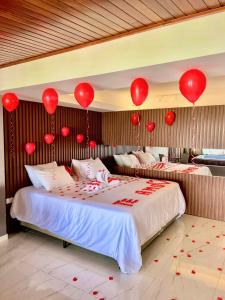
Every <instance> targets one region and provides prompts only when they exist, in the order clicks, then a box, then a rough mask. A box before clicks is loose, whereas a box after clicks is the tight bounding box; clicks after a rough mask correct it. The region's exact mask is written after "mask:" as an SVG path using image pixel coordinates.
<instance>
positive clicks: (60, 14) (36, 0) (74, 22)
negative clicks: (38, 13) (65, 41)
mask: <svg viewBox="0 0 225 300" xmlns="http://www.w3.org/2000/svg"><path fill="white" fill-rule="evenodd" d="M26 2H29V3H32V4H33V5H35V6H38V7H40V8H42V9H45V10H46V11H48V12H49V13H51V14H52V15H53V16H54V18H58V22H63V23H64V24H67V25H68V26H70V27H74V26H75V28H77V29H78V30H80V31H81V32H83V33H85V34H87V35H88V36H90V37H92V38H94V39H99V38H101V37H102V35H101V34H99V33H97V32H96V31H97V30H96V28H93V27H92V26H90V25H89V24H87V23H85V22H83V21H81V20H79V19H78V18H75V17H74V16H72V15H70V14H68V13H66V12H64V11H62V10H61V9H58V8H57V7H54V6H53V5H49V4H48V3H47V2H45V1H41V0H26ZM59 18H60V20H59ZM90 28H91V29H90Z"/></svg>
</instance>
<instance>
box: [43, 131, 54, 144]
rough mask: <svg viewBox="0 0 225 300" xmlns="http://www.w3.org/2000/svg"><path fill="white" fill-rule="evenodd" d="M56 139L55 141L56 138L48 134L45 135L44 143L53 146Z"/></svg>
mask: <svg viewBox="0 0 225 300" xmlns="http://www.w3.org/2000/svg"><path fill="white" fill-rule="evenodd" d="M54 139H55V137H54V135H53V134H51V133H46V134H45V135H44V141H45V143H46V144H47V145H51V144H52V143H53V142H54Z"/></svg>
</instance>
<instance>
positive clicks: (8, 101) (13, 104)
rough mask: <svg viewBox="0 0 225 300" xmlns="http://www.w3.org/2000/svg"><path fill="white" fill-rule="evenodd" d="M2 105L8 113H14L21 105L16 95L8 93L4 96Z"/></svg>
mask: <svg viewBox="0 0 225 300" xmlns="http://www.w3.org/2000/svg"><path fill="white" fill-rule="evenodd" d="M2 105H3V107H4V108H5V109H6V110H7V111H8V112H13V111H14V110H15V109H17V107H18V105H19V100H18V97H17V96H16V94H14V93H6V94H4V95H3V96H2Z"/></svg>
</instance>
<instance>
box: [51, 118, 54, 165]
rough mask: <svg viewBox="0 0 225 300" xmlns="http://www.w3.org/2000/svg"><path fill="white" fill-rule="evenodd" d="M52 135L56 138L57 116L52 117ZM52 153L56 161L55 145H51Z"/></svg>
mask: <svg viewBox="0 0 225 300" xmlns="http://www.w3.org/2000/svg"><path fill="white" fill-rule="evenodd" d="M51 134H53V135H54V138H55V115H54V114H53V115H51ZM51 150H52V151H51V152H52V160H55V143H54V142H53V143H52V144H51Z"/></svg>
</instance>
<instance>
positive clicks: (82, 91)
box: [74, 82, 94, 108]
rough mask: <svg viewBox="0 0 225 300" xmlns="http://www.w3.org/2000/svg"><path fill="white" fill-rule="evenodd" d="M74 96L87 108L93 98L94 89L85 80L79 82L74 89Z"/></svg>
mask: <svg viewBox="0 0 225 300" xmlns="http://www.w3.org/2000/svg"><path fill="white" fill-rule="evenodd" d="M74 97H75V99H76V100H77V102H78V103H79V104H80V105H81V106H82V107H83V108H87V107H88V106H89V105H90V104H91V102H92V101H93V99H94V89H93V87H92V86H91V85H90V84H89V83H87V82H83V83H80V84H78V85H77V86H76V88H75V90H74Z"/></svg>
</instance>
